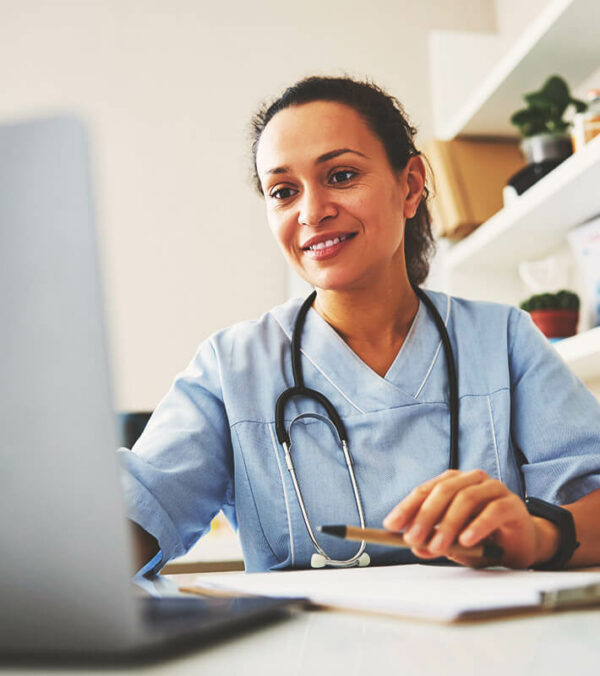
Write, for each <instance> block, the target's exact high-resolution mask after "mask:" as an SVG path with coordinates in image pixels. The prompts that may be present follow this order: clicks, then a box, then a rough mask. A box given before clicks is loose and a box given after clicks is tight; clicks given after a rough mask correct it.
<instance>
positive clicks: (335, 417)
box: [275, 284, 458, 568]
mask: <svg viewBox="0 0 600 676" xmlns="http://www.w3.org/2000/svg"><path fill="white" fill-rule="evenodd" d="M412 288H413V290H414V292H415V293H416V294H417V297H418V298H419V299H420V300H421V301H422V302H423V304H424V305H425V307H426V308H427V310H428V311H429V314H430V315H431V317H432V319H433V321H434V322H435V324H436V327H437V330H438V332H439V334H440V337H441V339H442V343H443V345H444V352H445V356H446V368H447V370H448V385H449V390H450V462H449V467H450V469H458V378H457V372H456V364H455V361H454V355H453V353H452V345H451V344H450V337H449V336H448V331H447V330H446V327H445V325H444V320H443V319H442V317H441V316H440V313H439V312H438V311H437V308H436V307H435V305H434V304H433V302H432V301H431V299H430V298H429V296H427V295H426V294H425V292H424V291H423V290H422V289H420V288H419V287H418V286H416V285H415V284H413V285H412ZM316 295H317V292H316V291H313V292H312V293H311V294H310V295H309V296H308V298H307V299H306V300H305V301H304V302H303V303H302V306H301V307H300V310H299V311H298V315H297V317H296V322H295V324H294V332H293V335H292V372H293V376H294V385H293V387H290V388H288V389H287V390H285V392H283V393H282V394H281V395H280V396H279V398H278V399H277V402H276V404H275V430H276V432H277V439H278V441H279V443H280V444H281V445H282V446H283V451H284V453H285V462H286V466H287V468H288V470H289V473H290V477H291V479H292V483H293V485H294V491H295V493H296V497H297V499H298V504H299V506H300V511H301V512H302V518H303V519H304V523H305V525H306V530H307V531H308V535H309V537H310V539H311V541H312V543H313V545H314V547H315V549H316V551H315V553H314V554H313V555H312V557H311V561H310V565H311V566H312V567H313V568H323V567H324V566H333V567H338V568H344V567H349V566H355V565H358V566H368V565H369V563H370V561H371V559H370V557H369V555H368V554H367V552H365V548H366V542H365V541H364V540H363V541H361V543H360V546H359V548H358V551H357V552H356V554H354V556H351V557H350V558H349V559H343V560H338V559H333V558H331V557H330V556H329V555H328V554H327V553H326V552H325V550H324V549H323V548H322V547H321V545H320V544H319V543H318V542H317V538H316V537H315V534H314V531H313V529H312V526H311V523H310V519H309V517H308V512H307V511H306V506H305V504H304V499H303V497H302V491H301V490H300V486H299V484H298V478H297V476H296V469H295V467H294V462H293V460H292V454H291V450H292V442H291V438H290V434H289V432H290V431H291V426H290V430H287V429H286V427H285V420H284V417H285V407H286V405H287V403H288V402H289V401H291V400H292V399H295V398H297V397H305V398H307V399H311V400H313V401H315V402H317V403H319V404H321V406H322V407H323V408H324V409H325V411H326V412H327V416H328V420H327V419H325V420H326V421H327V422H329V423H330V425H331V426H333V428H334V429H335V431H336V434H337V437H338V439H339V443H340V446H341V448H342V451H343V454H344V460H345V462H346V467H347V469H348V474H349V476H350V482H351V484H352V491H353V493H354V499H355V502H356V508H357V511H358V517H359V521H360V525H361V527H362V528H364V527H365V515H364V510H363V505H362V501H361V498H360V492H359V490H358V484H357V482H356V476H355V475H354V469H353V467H352V458H351V457H350V452H349V450H348V434H347V432H346V428H345V426H344V423H343V422H342V419H341V418H340V416H339V414H338V412H337V411H336V409H335V407H334V405H333V404H332V403H331V402H330V401H329V399H327V397H326V396H325V395H324V394H322V393H321V392H318V391H317V390H311V389H310V388H308V387H306V385H305V384H304V376H303V373H302V361H301V353H300V348H301V344H300V340H301V337H302V329H303V328H304V321H305V319H306V314H307V313H308V310H309V309H310V308H311V306H312V304H313V303H314V300H315V298H316ZM301 417H311V414H304V415H303V416H298V418H296V420H298V419H299V418H301Z"/></svg>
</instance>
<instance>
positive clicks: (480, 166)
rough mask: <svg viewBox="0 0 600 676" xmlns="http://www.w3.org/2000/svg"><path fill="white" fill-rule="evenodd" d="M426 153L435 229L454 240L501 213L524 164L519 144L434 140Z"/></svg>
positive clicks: (511, 141)
mask: <svg viewBox="0 0 600 676" xmlns="http://www.w3.org/2000/svg"><path fill="white" fill-rule="evenodd" d="M422 150H423V154H424V156H425V157H426V159H427V160H429V163H430V165H431V169H432V170H433V180H430V183H429V185H430V187H431V194H432V198H431V212H432V217H433V223H434V227H435V231H436V234H437V235H438V236H441V237H448V238H450V239H462V238H463V237H466V236H467V235H468V234H469V233H470V232H472V231H473V230H475V228H477V226H478V225H481V224H482V223H483V222H484V221H487V219H488V218H490V216H493V215H494V214H495V213H496V212H497V211H499V210H500V209H502V206H503V203H502V189H503V188H504V186H505V185H506V182H507V181H508V179H509V178H510V177H511V176H513V174H516V173H517V171H519V169H521V168H522V167H523V166H524V165H525V161H524V160H523V156H522V155H521V152H520V150H519V144H518V141H516V140H515V141H513V140H498V141H489V140H486V141H480V140H473V139H460V138H459V139H455V140H453V141H438V140H435V139H433V140H431V141H428V142H427V143H425V144H424V145H423V148H422Z"/></svg>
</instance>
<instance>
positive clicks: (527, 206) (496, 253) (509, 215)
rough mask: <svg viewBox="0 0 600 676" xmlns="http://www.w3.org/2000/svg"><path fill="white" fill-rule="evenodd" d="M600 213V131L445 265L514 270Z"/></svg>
mask: <svg viewBox="0 0 600 676" xmlns="http://www.w3.org/2000/svg"><path fill="white" fill-rule="evenodd" d="M598 5H599V6H600V0H598ZM599 25H600V24H599ZM599 34H600V29H599ZM599 43H600V38H599ZM599 213H600V137H598V138H596V139H594V140H593V141H592V142H590V143H588V145H587V146H585V147H584V148H583V149H582V150H581V151H580V152H578V153H576V154H575V155H572V156H571V157H569V158H568V159H567V160H565V161H564V162H563V163H562V164H561V165H560V166H558V167H557V168H556V169H555V170H554V171H552V172H551V173H550V174H548V176H545V177H544V178H543V179H542V180H541V181H538V183H536V184H535V185H534V186H532V187H531V188H530V189H529V190H527V191H526V192H525V193H524V194H523V195H521V196H520V197H519V198H518V199H517V200H516V201H515V202H514V203H512V204H510V205H509V206H508V207H506V208H505V209H502V210H501V211H499V212H498V213H497V214H495V215H494V216H492V218H490V219H489V220H488V221H486V222H485V223H483V224H482V225H481V226H479V228H477V230H475V231H474V232H473V233H472V234H470V235H469V236H468V237H466V238H465V239H464V240H462V241H460V242H458V243H456V244H454V245H453V246H451V247H450V248H449V250H448V252H447V254H446V259H445V265H446V269H447V270H448V271H449V272H450V274H452V272H453V271H461V270H462V271H464V270H465V269H482V270H483V269H485V270H486V271H488V272H492V271H494V270H502V269H503V270H507V269H508V268H511V269H515V270H516V267H517V265H518V263H519V261H522V260H535V259H539V258H543V257H544V256H546V255H548V254H549V253H551V252H552V251H554V250H555V249H556V248H557V247H558V246H560V245H561V244H562V243H563V242H564V239H565V235H566V233H567V231H568V230H570V229H571V228H572V227H574V226H576V225H578V224H580V223H582V222H584V221H586V220H589V219H590V218H592V217H594V216H595V215H597V214H599Z"/></svg>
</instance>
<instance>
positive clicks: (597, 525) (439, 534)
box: [384, 470, 600, 568]
mask: <svg viewBox="0 0 600 676" xmlns="http://www.w3.org/2000/svg"><path fill="white" fill-rule="evenodd" d="M565 508H566V509H568V510H569V511H570V512H571V513H572V514H573V518H574V520H575V529H576V533H577V540H578V542H579V543H580V546H579V548H578V549H577V550H576V551H575V553H574V554H573V556H572V558H571V559H570V561H569V563H568V564H567V565H568V566H570V567H573V566H590V565H598V564H600V519H598V517H597V515H598V513H599V510H600V490H597V491H594V492H592V493H590V494H588V495H586V496H584V497H583V498H580V499H579V500H577V501H576V502H574V503H572V504H570V505H565ZM384 526H385V527H386V528H387V529H388V530H392V531H400V530H404V531H405V538H406V539H407V541H408V542H409V543H410V544H412V545H413V550H412V551H413V553H414V554H415V555H416V556H419V557H421V558H435V557H438V556H446V554H447V551H448V549H449V547H450V545H452V544H453V543H454V542H456V541H458V542H459V543H460V544H461V545H465V546H467V547H470V546H474V545H476V544H478V543H479V542H481V541H482V540H484V539H487V538H490V539H492V540H493V541H494V542H496V543H497V544H498V545H500V546H501V547H502V549H503V551H504V556H503V558H502V560H501V561H499V562H491V561H487V560H484V559H480V558H467V557H465V558H454V560H455V561H457V562H458V563H462V564H464V565H468V566H473V567H478V566H483V565H489V564H490V563H500V564H502V565H505V566H508V567H510V568H528V567H531V566H533V565H536V564H542V563H544V562H545V561H549V560H550V559H551V558H552V557H553V556H554V554H555V553H556V551H557V550H558V545H559V534H558V529H557V527H556V526H555V525H554V524H553V523H552V522H550V521H548V520H546V519H542V518H539V517H534V516H531V515H530V514H529V512H528V511H527V508H526V506H525V503H524V502H523V500H522V499H521V498H520V497H519V496H518V495H516V494H515V493H512V492H511V491H510V490H509V489H508V488H507V487H506V486H505V485H504V484H503V483H501V482H500V481H498V480H496V479H492V478H490V477H489V476H488V475H487V474H486V473H485V472H484V471H483V470H474V471H471V472H461V471H459V470H449V471H447V472H444V473H443V474H441V475H440V476H438V477H435V478H434V479H431V480H430V481H427V482H425V483H424V484H421V486H418V487H417V488H416V489H415V490H414V491H412V493H410V495H408V496H407V497H406V498H405V499H404V500H402V502H400V503H399V504H398V505H397V506H396V507H395V508H394V509H393V510H392V511H391V512H390V513H389V514H388V516H387V517H386V519H385V521H384Z"/></svg>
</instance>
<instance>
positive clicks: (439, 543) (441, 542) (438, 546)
mask: <svg viewBox="0 0 600 676" xmlns="http://www.w3.org/2000/svg"><path fill="white" fill-rule="evenodd" d="M446 541H447V538H446V535H445V534H444V533H437V534H436V536H435V537H434V538H433V540H432V541H431V542H430V543H429V545H428V546H429V549H430V550H431V551H432V552H438V551H441V550H442V549H443V548H444V547H445V545H446Z"/></svg>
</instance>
